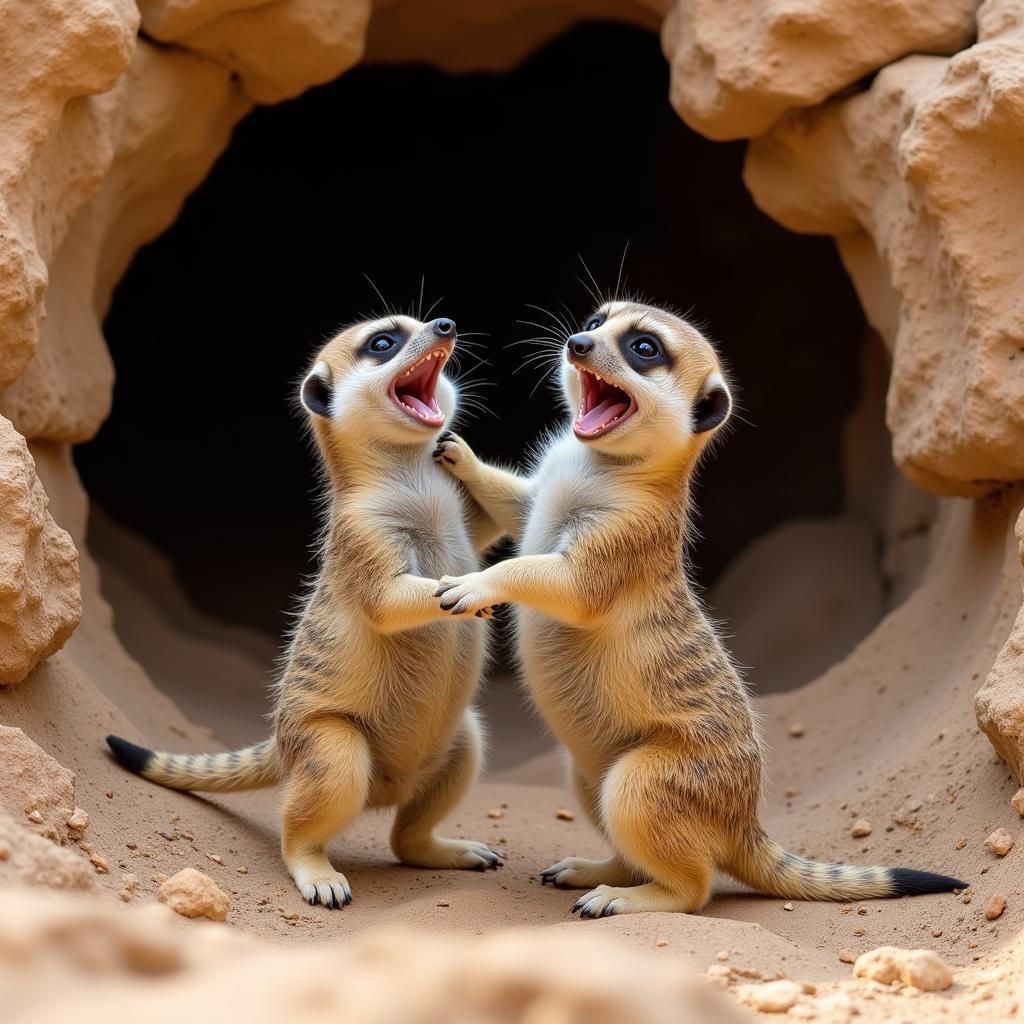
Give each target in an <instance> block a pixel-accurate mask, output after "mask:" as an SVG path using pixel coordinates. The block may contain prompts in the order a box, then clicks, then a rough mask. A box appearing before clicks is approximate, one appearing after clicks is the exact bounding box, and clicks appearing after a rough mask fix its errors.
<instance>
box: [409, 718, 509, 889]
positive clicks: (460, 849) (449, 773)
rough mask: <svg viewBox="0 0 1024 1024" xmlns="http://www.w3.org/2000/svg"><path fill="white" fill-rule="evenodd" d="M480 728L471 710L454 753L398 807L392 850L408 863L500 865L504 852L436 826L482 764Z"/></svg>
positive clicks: (479, 868)
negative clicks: (449, 835)
mask: <svg viewBox="0 0 1024 1024" xmlns="http://www.w3.org/2000/svg"><path fill="white" fill-rule="evenodd" d="M480 746H481V743H480V727H479V726H478V725H477V721H476V716H475V715H474V714H473V712H472V711H467V712H466V714H465V716H464V717H463V721H462V725H461V727H460V728H459V731H458V732H457V733H456V734H455V739H454V740H453V741H452V745H451V748H450V749H449V751H448V756H447V758H446V759H445V761H444V763H443V764H442V765H441V767H440V768H439V769H437V770H436V771H435V772H433V773H432V774H431V775H430V776H428V777H427V778H426V779H425V780H424V781H423V784H422V785H421V786H420V788H419V791H418V792H417V793H416V795H415V796H414V797H413V798H412V799H411V800H410V801H409V802H408V803H405V804H403V805H402V806H401V807H399V808H398V813H397V815H396V816H395V824H394V827H393V828H392V830H391V849H392V850H394V852H395V856H396V857H397V858H398V859H399V860H400V861H401V862H402V863H403V864H409V865H410V866H412V867H417V868H468V869H471V870H477V871H484V870H486V869H487V868H497V867H499V866H500V864H501V855H500V854H498V853H496V852H495V851H494V850H492V849H491V848H490V847H489V846H486V845H485V844H484V843H478V842H475V841H473V840H470V839H442V838H440V837H439V836H435V835H434V828H435V827H436V826H437V824H438V823H439V822H440V821H441V819H442V818H444V817H445V816H446V815H447V814H448V813H449V811H451V810H452V809H453V808H454V807H455V806H456V804H458V802H459V801H460V800H461V799H462V797H463V796H464V795H465V793H466V790H467V789H469V787H470V786H471V785H472V783H473V780H474V779H475V778H476V774H477V770H478V769H479V767H480Z"/></svg>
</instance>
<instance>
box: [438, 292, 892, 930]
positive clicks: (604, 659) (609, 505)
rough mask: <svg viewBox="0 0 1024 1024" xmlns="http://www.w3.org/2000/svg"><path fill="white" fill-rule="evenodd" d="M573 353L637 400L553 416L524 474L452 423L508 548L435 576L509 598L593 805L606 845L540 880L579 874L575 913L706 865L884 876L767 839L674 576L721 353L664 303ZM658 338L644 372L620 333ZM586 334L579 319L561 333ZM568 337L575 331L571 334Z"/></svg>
mask: <svg viewBox="0 0 1024 1024" xmlns="http://www.w3.org/2000/svg"><path fill="white" fill-rule="evenodd" d="M597 320H600V321H601V323H600V324H599V326H597V327H596V328H594V329H591V330H588V331H587V332H586V335H587V336H588V337H589V339H591V340H592V341H593V342H594V348H593V351H591V352H590V353H588V354H587V355H586V357H585V358H583V359H580V360H577V363H578V364H579V365H584V366H586V367H587V368H588V369H590V370H591V371H594V372H596V373H598V374H600V375H601V377H602V378H603V379H605V380H607V381H611V382H612V383H614V384H615V385H616V386H620V387H622V388H623V389H624V390H626V391H627V392H628V393H629V394H630V395H632V396H633V398H634V399H635V401H636V404H637V412H636V413H635V415H633V416H632V418H629V419H625V420H624V421H623V422H621V423H620V424H618V425H617V426H615V427H613V429H612V430H611V431H610V432H608V433H606V434H604V435H603V436H601V437H599V438H595V439H586V440H580V439H579V438H577V436H575V435H574V433H573V432H572V431H567V432H565V433H564V434H562V435H559V436H557V437H555V438H554V439H553V440H551V441H550V442H549V443H548V444H547V446H546V448H545V450H544V452H543V455H542V457H541V459H540V461H539V465H538V467H537V469H536V472H535V473H534V474H533V475H532V476H531V477H529V478H525V477H521V476H518V475H516V474H512V473H509V472H506V471H503V470H498V469H495V468H494V467H490V466H486V465H484V464H483V463H482V462H481V461H480V460H479V459H477V458H476V456H475V455H474V454H473V452H472V451H471V450H470V449H469V447H468V446H467V445H466V443H465V442H464V441H462V440H461V439H460V438H458V437H456V436H451V437H448V438H446V439H444V440H442V443H441V446H440V452H439V458H440V459H441V461H442V464H443V465H445V467H446V468H447V469H448V470H449V472H451V473H452V474H453V475H454V476H456V477H457V478H458V479H459V480H460V481H462V482H463V484H464V485H465V486H466V487H467V488H468V490H469V491H470V493H471V494H472V495H473V496H474V497H475V498H476V499H477V501H479V503H480V504H481V506H483V508H485V509H487V511H488V512H489V513H490V514H491V515H492V516H494V518H495V519H496V521H497V522H498V524H499V525H500V526H501V527H502V528H504V529H505V530H506V531H507V532H508V533H510V534H512V535H513V536H515V537H518V538H521V542H520V550H521V554H520V555H519V557H516V558H512V559H509V560H508V561H505V562H502V563H500V564H498V565H495V566H493V567H491V568H488V569H486V570H484V571H482V572H475V573H470V574H468V575H451V576H445V577H444V578H443V579H442V581H441V583H442V586H441V587H440V588H439V594H440V595H441V597H440V600H441V603H442V606H443V607H446V608H449V609H451V610H452V613H453V614H455V615H457V616H462V615H471V614H473V613H475V612H476V611H478V610H480V609H492V608H493V607H495V606H497V605H500V604H504V603H506V602H509V603H515V604H516V605H518V606H519V608H518V611H517V651H518V655H519V659H520V662H521V665H522V670H523V675H524V678H525V682H526V685H527V687H528V689H529V692H530V694H531V696H532V698H533V700H534V702H535V703H536V705H537V707H538V708H539V710H540V711H541V712H542V714H543V716H544V718H545V719H546V720H547V722H548V723H549V725H550V726H551V728H552V730H553V731H554V732H555V734H556V735H557V736H558V738H559V739H560V740H561V741H562V743H563V744H564V745H565V746H566V747H567V748H568V751H569V753H570V754H571V757H572V765H573V775H574V784H575V787H576V790H577V793H578V794H579V796H580V800H581V803H582V804H583V806H584V808H585V809H586V811H587V813H588V815H589V816H590V818H591V819H592V821H593V822H594V824H595V825H596V826H597V828H598V829H599V830H600V831H601V832H602V833H603V834H604V835H605V837H606V838H607V839H608V841H609V843H610V844H611V846H612V847H613V849H614V851H615V856H614V857H612V858H611V859H609V860H607V861H588V860H583V859H581V858H576V857H569V858H566V859H565V860H562V861H560V862H559V863H557V864H555V865H553V866H552V867H550V868H548V869H547V871H545V872H544V873H543V874H542V881H552V882H554V884H556V885H559V886H565V887H579V888H587V889H590V890H591V891H590V892H588V893H587V894H586V895H584V896H583V897H581V899H580V900H579V901H578V902H577V904H576V907H575V908H574V909H581V910H582V912H583V916H586V917H594V916H601V915H606V914H610V913H635V912H639V911H655V910H662V911H666V910H669V911H696V910H699V909H700V908H701V907H702V906H703V905H704V904H705V902H706V901H707V900H708V898H709V894H710V892H711V882H712V876H713V873H714V871H715V869H722V870H725V871H728V872H731V873H732V874H734V875H735V876H737V877H738V878H740V879H742V880H743V881H746V882H748V883H749V884H751V885H753V886H756V887H758V888H760V889H761V890H763V891H765V892H769V893H774V894H777V895H780V896H788V897H791V898H808V899H856V898H867V897H871V896H885V895H890V894H892V893H893V892H894V888H895V887H894V885H893V883H892V878H891V875H890V872H889V870H888V869H885V868H854V867H850V866H846V865H841V866H840V865H823V864H815V863H813V862H810V861H805V860H802V859H801V858H798V857H794V856H792V855H790V854H787V853H786V852H785V851H783V850H782V849H781V848H780V847H779V846H778V845H777V844H775V843H774V842H772V841H771V840H770V839H769V838H768V837H767V836H766V835H765V833H764V831H763V830H762V828H761V826H760V825H759V823H758V801H759V796H760V790H761V772H762V750H761V743H760V740H759V737H758V733H757V730H756V727H755V721H754V716H753V714H752V711H751V707H750V702H749V700H748V697H747V693H746V689H745V687H744V684H743V682H742V681H741V679H740V678H739V676H738V674H737V672H736V671H735V669H734V667H733V665H732V663H731V661H730V658H729V656H728V654H727V653H726V651H725V649H724V648H723V646H722V644H721V641H720V639H719V637H718V635H717V633H716V630H715V628H714V626H713V625H712V624H711V622H709V620H708V618H707V616H706V615H705V614H704V611H703V609H702V607H701V605H700V603H699V601H698V600H697V599H695V597H694V596H693V594H692V592H691V588H690V586H689V583H688V581H687V577H686V571H685V565H684V540H685V534H686V528H687V522H686V520H687V506H688V500H689V485H690V480H691V477H692V474H693V471H694V469H695V467H696V465H697V463H698V460H699V458H700V456H701V454H702V452H703V451H704V449H705V447H706V445H707V443H708V440H709V438H710V437H711V436H712V434H713V433H714V431H715V430H716V429H717V428H718V426H720V423H718V424H713V425H712V426H711V427H708V428H706V429H702V430H700V431H698V429H697V426H698V424H701V425H706V423H707V422H709V421H712V420H713V419H714V417H710V419H709V420H701V419H700V417H701V415H703V414H705V413H706V412H707V410H708V409H713V408H715V402H716V400H717V407H718V408H719V409H720V410H722V418H723V421H724V417H726V416H727V415H728V412H729V410H730V408H731V399H729V397H728V386H727V384H726V383H725V381H724V379H723V375H722V370H721V367H720V365H719V361H718V358H717V356H716V354H715V352H714V350H713V348H712V347H711V345H710V344H709V343H708V342H707V341H706V339H705V338H704V337H703V336H702V335H701V334H700V332H699V331H697V330H696V329H695V328H694V327H692V326H691V325H690V324H688V323H687V322H685V321H684V320H681V319H679V318H678V317H676V316H673V315H672V314H670V313H667V312H665V311H663V310H660V309H655V308H653V307H650V306H642V305H638V304H633V303H611V304H608V305H606V306H605V307H603V308H602V309H601V310H600V311H599V312H598V314H597ZM644 333H647V334H648V335H650V336H654V337H655V338H656V339H658V340H659V342H660V345H661V348H662V350H663V351H664V352H665V353H667V355H668V357H669V360H670V361H671V365H658V366H655V367H647V366H645V367H644V368H643V371H642V372H641V371H638V370H637V369H636V368H635V366H632V365H631V364H630V363H629V362H628V361H627V359H626V357H625V351H624V346H628V345H629V344H630V341H629V339H631V338H635V337H636V336H637V335H638V334H644ZM574 337H575V338H579V337H581V336H580V335H576V336H574ZM571 341H572V339H570V342H571ZM574 358H575V357H572V356H567V358H566V359H565V360H564V361H563V370H562V384H563V390H564V393H565V400H566V404H567V406H568V408H569V410H570V411H571V412H575V411H576V410H577V409H578V408H580V406H581V377H580V374H579V373H578V372H577V370H576V369H575V368H574V366H573V359H574Z"/></svg>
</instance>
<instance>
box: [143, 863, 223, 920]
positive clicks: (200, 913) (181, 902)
mask: <svg viewBox="0 0 1024 1024" xmlns="http://www.w3.org/2000/svg"><path fill="white" fill-rule="evenodd" d="M157 898H158V899H159V900H160V901H161V902H162V903H166V904H167V906H169V907H170V908H171V910H173V911H174V912H175V913H176V914H181V916H182V917H208V918H209V919H210V920H211V921H223V920H225V919H226V918H227V916H228V911H229V910H230V909H231V897H230V896H228V894H227V893H226V892H224V890H223V889H221V888H220V887H219V886H218V885H217V883H216V882H214V880H213V879H212V878H210V877H208V876H207V875H204V874H203V873H202V872H201V871H196V869H195V868H184V869H183V870H181V871H179V872H178V873H177V874H176V875H172V876H171V877H170V878H168V879H167V880H166V881H165V882H163V883H161V885H160V891H159V893H158V896H157Z"/></svg>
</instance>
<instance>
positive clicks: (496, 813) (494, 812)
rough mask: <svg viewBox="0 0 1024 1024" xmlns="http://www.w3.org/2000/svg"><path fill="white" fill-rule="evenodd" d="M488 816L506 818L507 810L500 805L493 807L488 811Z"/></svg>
mask: <svg viewBox="0 0 1024 1024" xmlns="http://www.w3.org/2000/svg"><path fill="white" fill-rule="evenodd" d="M487 817H488V818H504V817H505V812H504V811H503V810H502V809H501V808H500V807H492V808H491V809H490V810H489V811H488V812H487Z"/></svg>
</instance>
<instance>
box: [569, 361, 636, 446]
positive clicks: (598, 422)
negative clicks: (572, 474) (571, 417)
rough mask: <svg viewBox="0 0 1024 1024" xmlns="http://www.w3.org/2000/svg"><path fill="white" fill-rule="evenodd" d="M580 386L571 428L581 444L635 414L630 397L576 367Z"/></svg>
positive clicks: (596, 376)
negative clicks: (579, 403)
mask: <svg viewBox="0 0 1024 1024" xmlns="http://www.w3.org/2000/svg"><path fill="white" fill-rule="evenodd" d="M576 369H577V371H578V372H579V375H580V380H581V381H582V382H583V402H582V404H581V405H580V411H579V415H578V416H577V417H576V422H575V423H574V424H573V425H572V429H573V432H574V433H575V434H576V436H577V437H578V438H581V439H582V440H585V441H586V440H589V439H590V438H593V437H600V436H601V435H602V434H607V433H608V431H609V430H614V429H615V428H616V427H617V426H619V425H620V424H622V423H625V422H626V420H628V419H629V417H630V416H632V415H633V413H635V412H636V402H635V401H634V400H633V396H632V395H630V394H628V393H627V392H625V391H623V390H622V388H618V387H616V386H615V385H614V384H612V383H610V382H609V381H606V380H603V379H602V378H601V377H600V376H598V375H597V374H596V373H591V372H590V371H589V370H584V369H583V368H582V367H580V366H577V367H576Z"/></svg>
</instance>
